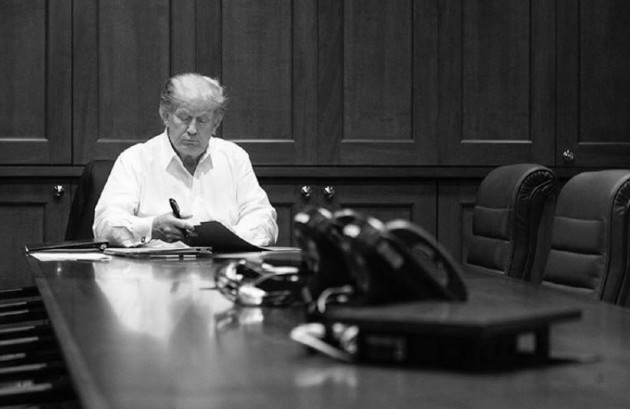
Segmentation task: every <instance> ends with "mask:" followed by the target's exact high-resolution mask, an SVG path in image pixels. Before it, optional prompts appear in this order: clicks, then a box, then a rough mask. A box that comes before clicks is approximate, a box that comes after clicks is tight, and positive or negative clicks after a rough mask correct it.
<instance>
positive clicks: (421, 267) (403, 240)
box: [335, 210, 466, 304]
mask: <svg viewBox="0 0 630 409" xmlns="http://www.w3.org/2000/svg"><path fill="white" fill-rule="evenodd" d="M335 216H336V217H339V218H344V219H346V220H348V219H350V221H347V222H346V223H345V225H344V227H343V228H342V235H343V236H344V237H345V238H346V240H347V241H348V242H349V244H350V254H349V257H350V258H351V259H352V260H353V261H352V262H351V263H350V267H351V270H352V275H353V277H354V278H355V279H356V286H357V289H358V291H357V293H358V294H357V296H359V297H361V298H363V299H364V303H365V304H383V303H390V302H402V301H413V300H424V299H446V300H462V301H463V300H465V299H466V289H465V287H464V284H463V282H462V281H461V278H460V273H461V271H460V270H459V266H458V265H457V263H455V261H454V260H453V259H452V258H451V257H450V255H449V254H448V253H447V252H446V251H445V250H444V249H443V248H442V247H441V246H440V245H439V244H438V243H437V242H436V241H435V239H433V238H432V236H431V235H429V233H427V232H426V231H425V230H424V229H422V228H420V227H418V226H415V225H413V224H411V223H409V222H406V221H402V220H401V221H396V222H390V223H388V224H383V223H382V222H381V221H380V220H378V219H375V218H373V217H369V216H368V217H365V216H362V215H360V214H359V213H356V212H354V211H352V210H342V211H340V212H338V213H336V214H335Z"/></svg>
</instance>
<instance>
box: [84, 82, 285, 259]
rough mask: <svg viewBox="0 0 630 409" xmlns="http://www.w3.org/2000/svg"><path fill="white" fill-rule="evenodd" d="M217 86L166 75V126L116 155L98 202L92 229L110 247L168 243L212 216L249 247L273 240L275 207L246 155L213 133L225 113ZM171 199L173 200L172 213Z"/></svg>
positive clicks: (163, 106) (163, 111)
mask: <svg viewBox="0 0 630 409" xmlns="http://www.w3.org/2000/svg"><path fill="white" fill-rule="evenodd" d="M225 103H226V98H225V97H224V93H223V88H222V87H221V85H220V84H219V83H218V82H217V81H216V80H214V79H212V78H209V77H205V76H202V75H200V74H195V73H189V74H180V75H176V76H174V77H172V78H170V79H169V80H168V81H167V83H166V85H165V87H164V90H163V92H162V95H161V100H160V110H159V112H160V117H161V118H162V120H163V122H164V125H165V126H166V130H165V131H164V132H163V133H162V134H160V135H158V136H156V137H154V138H152V139H150V140H148V141H147V142H145V143H142V144H137V145H134V146H132V147H130V148H128V149H127V150H125V151H124V152H122V153H121V154H120V156H119V157H118V159H117V160H116V163H115V164H114V167H113V169H112V172H111V174H110V176H109V179H108V180H107V184H106V185H105V188H104V189H103V192H102V194H101V197H100V199H99V201H98V204H97V205H96V210H95V217H94V225H93V231H94V236H95V237H103V238H105V239H107V240H108V241H109V242H110V244H111V245H114V246H125V247H131V246H137V245H140V244H142V243H144V242H147V241H149V240H151V239H154V240H156V239H157V240H162V241H166V242H174V241H178V240H184V239H185V236H186V235H190V234H193V229H194V225H195V224H196V223H198V222H201V221H208V220H217V221H219V222H221V223H222V224H224V225H225V226H226V227H228V228H229V229H231V230H232V231H234V232H235V233H236V234H237V235H239V236H240V237H242V238H243V239H245V240H247V241H249V242H251V243H253V244H255V245H261V246H265V245H270V244H273V243H274V242H275V240H276V238H277V235H278V226H277V225H276V212H275V210H274V209H273V207H271V205H270V204H269V199H268V198H267V195H266V193H265V192H264V191H263V189H262V188H261V187H260V185H259V184H258V180H257V179H256V175H255V174H254V171H253V169H252V165H251V162H250V160H249V156H248V155H247V153H246V152H245V151H244V150H243V149H242V148H240V147H239V146H237V145H236V144H235V143H233V142H229V141H225V140H223V139H220V138H216V137H214V132H215V131H216V129H217V127H218V126H219V124H220V123H221V120H222V119H223V115H224V113H225ZM169 198H173V199H175V200H176V201H177V203H178V204H179V207H180V208H181V212H182V218H181V219H180V218H177V217H176V215H174V214H173V211H172V210H171V207H170V205H169Z"/></svg>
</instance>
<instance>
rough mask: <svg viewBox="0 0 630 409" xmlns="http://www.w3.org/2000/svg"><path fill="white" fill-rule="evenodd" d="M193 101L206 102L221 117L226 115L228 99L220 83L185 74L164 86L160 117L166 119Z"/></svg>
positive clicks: (173, 77)
mask: <svg viewBox="0 0 630 409" xmlns="http://www.w3.org/2000/svg"><path fill="white" fill-rule="evenodd" d="M193 99H200V100H202V101H204V102H206V103H207V104H208V106H209V107H210V110H212V111H214V112H216V113H218V114H219V115H220V116H221V117H222V116H223V114H224V113H225V105H226V103H227V98H226V97H225V95H224V93H223V87H222V86H221V84H219V81H217V80H216V79H214V78H210V77H206V76H204V75H201V74H198V73H185V74H177V75H174V76H172V77H171V78H169V79H168V81H166V84H164V88H163V89H162V94H161V95H160V117H162V119H166V117H167V114H172V113H173V112H175V110H176V109H177V107H179V106H180V105H181V104H182V103H185V102H186V101H190V100H193Z"/></svg>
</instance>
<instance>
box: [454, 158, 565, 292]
mask: <svg viewBox="0 0 630 409" xmlns="http://www.w3.org/2000/svg"><path fill="white" fill-rule="evenodd" d="M555 189H556V175H555V173H554V172H553V171H551V170H550V169H548V168H547V167H545V166H542V165H538V164H530V163H522V164H514V165H506V166H501V167H498V168H496V169H494V170H492V171H491V172H490V173H489V174H488V175H487V176H486V177H485V178H484V180H483V181H482V182H481V185H480V186H479V189H478V191H477V197H476V203H475V207H474V209H473V223H472V224H473V226H472V230H473V231H472V236H471V237H469V238H468V240H467V241H466V243H465V253H464V266H465V268H468V269H472V270H478V271H491V272H497V273H502V274H506V275H508V276H511V277H516V278H520V279H523V280H527V281H540V277H541V275H542V268H543V266H544V260H545V255H546V249H548V244H549V239H548V231H549V227H548V226H549V224H550V222H551V215H552V214H553V206H554V201H555Z"/></svg>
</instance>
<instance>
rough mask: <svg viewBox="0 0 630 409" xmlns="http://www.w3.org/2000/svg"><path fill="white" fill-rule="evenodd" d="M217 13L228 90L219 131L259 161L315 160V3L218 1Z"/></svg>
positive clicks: (279, 0)
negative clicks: (223, 117)
mask: <svg viewBox="0 0 630 409" xmlns="http://www.w3.org/2000/svg"><path fill="white" fill-rule="evenodd" d="M221 13H222V19H221V27H220V28H221V31H220V36H221V38H222V45H221V70H222V78H223V83H224V85H225V86H226V88H227V92H228V94H229V98H230V102H229V106H228V113H227V114H226V116H225V119H224V122H223V137H224V138H226V139H230V140H234V141H237V142H238V143H239V144H240V145H242V146H243V147H244V148H245V149H246V150H247V151H248V152H249V154H250V156H251V157H252V160H253V162H254V163H256V164H265V163H267V164H300V163H314V159H313V157H314V153H315V152H314V151H313V150H312V149H311V145H310V144H313V143H314V142H313V137H314V135H316V122H315V119H316V114H315V107H316V105H315V102H314V98H315V94H314V92H315V90H316V89H317V87H316V82H315V81H316V76H315V72H316V70H315V66H316V53H315V52H316V46H315V44H316V38H315V35H316V31H315V27H316V20H315V7H314V3H313V2H311V1H291V0H265V1H258V0H235V1H229V2H223V3H222V9H221ZM215 31H216V30H215Z"/></svg>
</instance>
